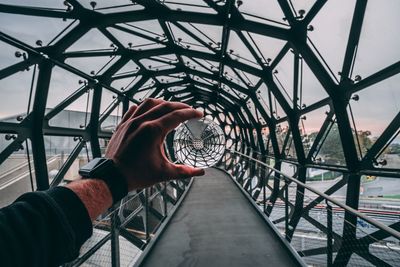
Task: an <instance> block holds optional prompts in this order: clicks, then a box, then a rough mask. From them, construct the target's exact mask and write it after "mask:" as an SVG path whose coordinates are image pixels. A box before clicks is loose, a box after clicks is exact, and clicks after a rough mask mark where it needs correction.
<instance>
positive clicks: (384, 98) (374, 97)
mask: <svg viewBox="0 0 400 267" xmlns="http://www.w3.org/2000/svg"><path fill="white" fill-rule="evenodd" d="M399 83H400V75H396V76H393V77H391V78H389V79H387V80H384V81H382V82H380V83H377V84H374V85H372V86H370V87H367V88H366V89H364V90H362V91H359V92H357V94H356V95H353V96H352V100H351V101H350V106H351V110H352V112H353V115H354V119H355V125H356V128H357V131H362V132H364V133H367V132H368V139H369V144H368V145H367V146H366V147H365V148H364V149H363V154H364V153H365V151H366V149H369V148H370V146H371V145H372V144H373V143H374V142H375V141H376V139H377V138H378V137H379V136H380V135H381V134H382V133H383V131H384V130H385V129H386V127H387V126H388V125H389V123H390V122H391V121H392V120H393V118H394V117H395V116H396V115H397V113H398V112H399V110H400V97H399V93H398V84H399ZM348 111H349V116H350V118H351V113H350V110H348ZM362 141H363V140H360V142H362Z"/></svg>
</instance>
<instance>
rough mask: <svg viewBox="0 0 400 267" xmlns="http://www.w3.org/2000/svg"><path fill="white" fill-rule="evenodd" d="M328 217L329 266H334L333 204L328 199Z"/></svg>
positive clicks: (327, 246)
mask: <svg viewBox="0 0 400 267" xmlns="http://www.w3.org/2000/svg"><path fill="white" fill-rule="evenodd" d="M326 212H327V214H326V218H327V228H328V231H327V235H326V237H327V240H326V242H327V245H326V248H327V266H328V267H329V266H332V263H333V256H332V206H331V205H329V202H328V201H327V200H326Z"/></svg>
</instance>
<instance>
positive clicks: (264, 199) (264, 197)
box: [262, 167, 267, 212]
mask: <svg viewBox="0 0 400 267" xmlns="http://www.w3.org/2000/svg"><path fill="white" fill-rule="evenodd" d="M262 168H263V169H264V175H263V176H262V185H263V205H264V208H263V212H265V208H266V206H267V196H266V195H265V194H266V190H265V187H266V184H265V181H266V179H265V178H266V177H265V174H266V172H267V170H266V169H265V168H264V167H262Z"/></svg>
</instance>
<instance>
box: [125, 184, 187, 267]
mask: <svg viewBox="0 0 400 267" xmlns="http://www.w3.org/2000/svg"><path fill="white" fill-rule="evenodd" d="M193 181H194V178H193V177H192V178H191V180H190V183H189V185H188V187H187V189H186V190H185V192H183V194H182V196H181V197H180V198H179V200H178V203H176V205H175V206H174V207H173V208H172V210H171V211H170V215H169V216H168V217H167V219H166V220H165V221H164V223H163V225H162V226H161V227H160V228H159V229H158V232H157V233H156V234H155V235H154V237H153V238H152V239H151V240H150V242H149V244H148V245H147V246H146V248H145V249H144V251H143V252H142V254H141V255H140V257H139V258H138V260H137V261H136V262H134V263H133V264H130V265H129V266H130V267H139V266H140V265H142V263H143V261H144V260H145V259H146V257H147V254H149V253H150V251H151V250H152V249H153V247H154V246H155V244H156V243H157V241H158V240H159V237H160V236H161V235H162V234H163V232H164V230H165V229H166V227H167V226H168V224H169V223H170V221H171V219H172V218H173V217H174V216H175V214H176V211H177V210H178V209H179V208H180V206H181V204H182V202H183V200H184V199H185V198H186V196H187V194H188V192H189V191H190V190H191V188H192V184H193Z"/></svg>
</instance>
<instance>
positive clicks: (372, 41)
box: [353, 0, 400, 77]
mask: <svg viewBox="0 0 400 267" xmlns="http://www.w3.org/2000/svg"><path fill="white" fill-rule="evenodd" d="M399 10H400V2H399V1H396V0H386V1H379V0H373V1H368V4H367V9H366V11H365V16H364V21H363V26H362V30H361V35H360V41H359V44H358V47H357V56H356V58H355V63H354V71H353V73H354V76H355V75H361V77H367V76H369V75H371V74H373V73H375V72H377V71H379V70H381V69H383V68H385V67H387V66H389V65H391V64H393V63H395V62H397V61H398V60H399V58H400V51H399V49H398V48H399V47H400V38H398V36H397V34H395V33H396V32H397V31H398V28H397V25H400V17H399V15H398V11H399Z"/></svg>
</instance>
